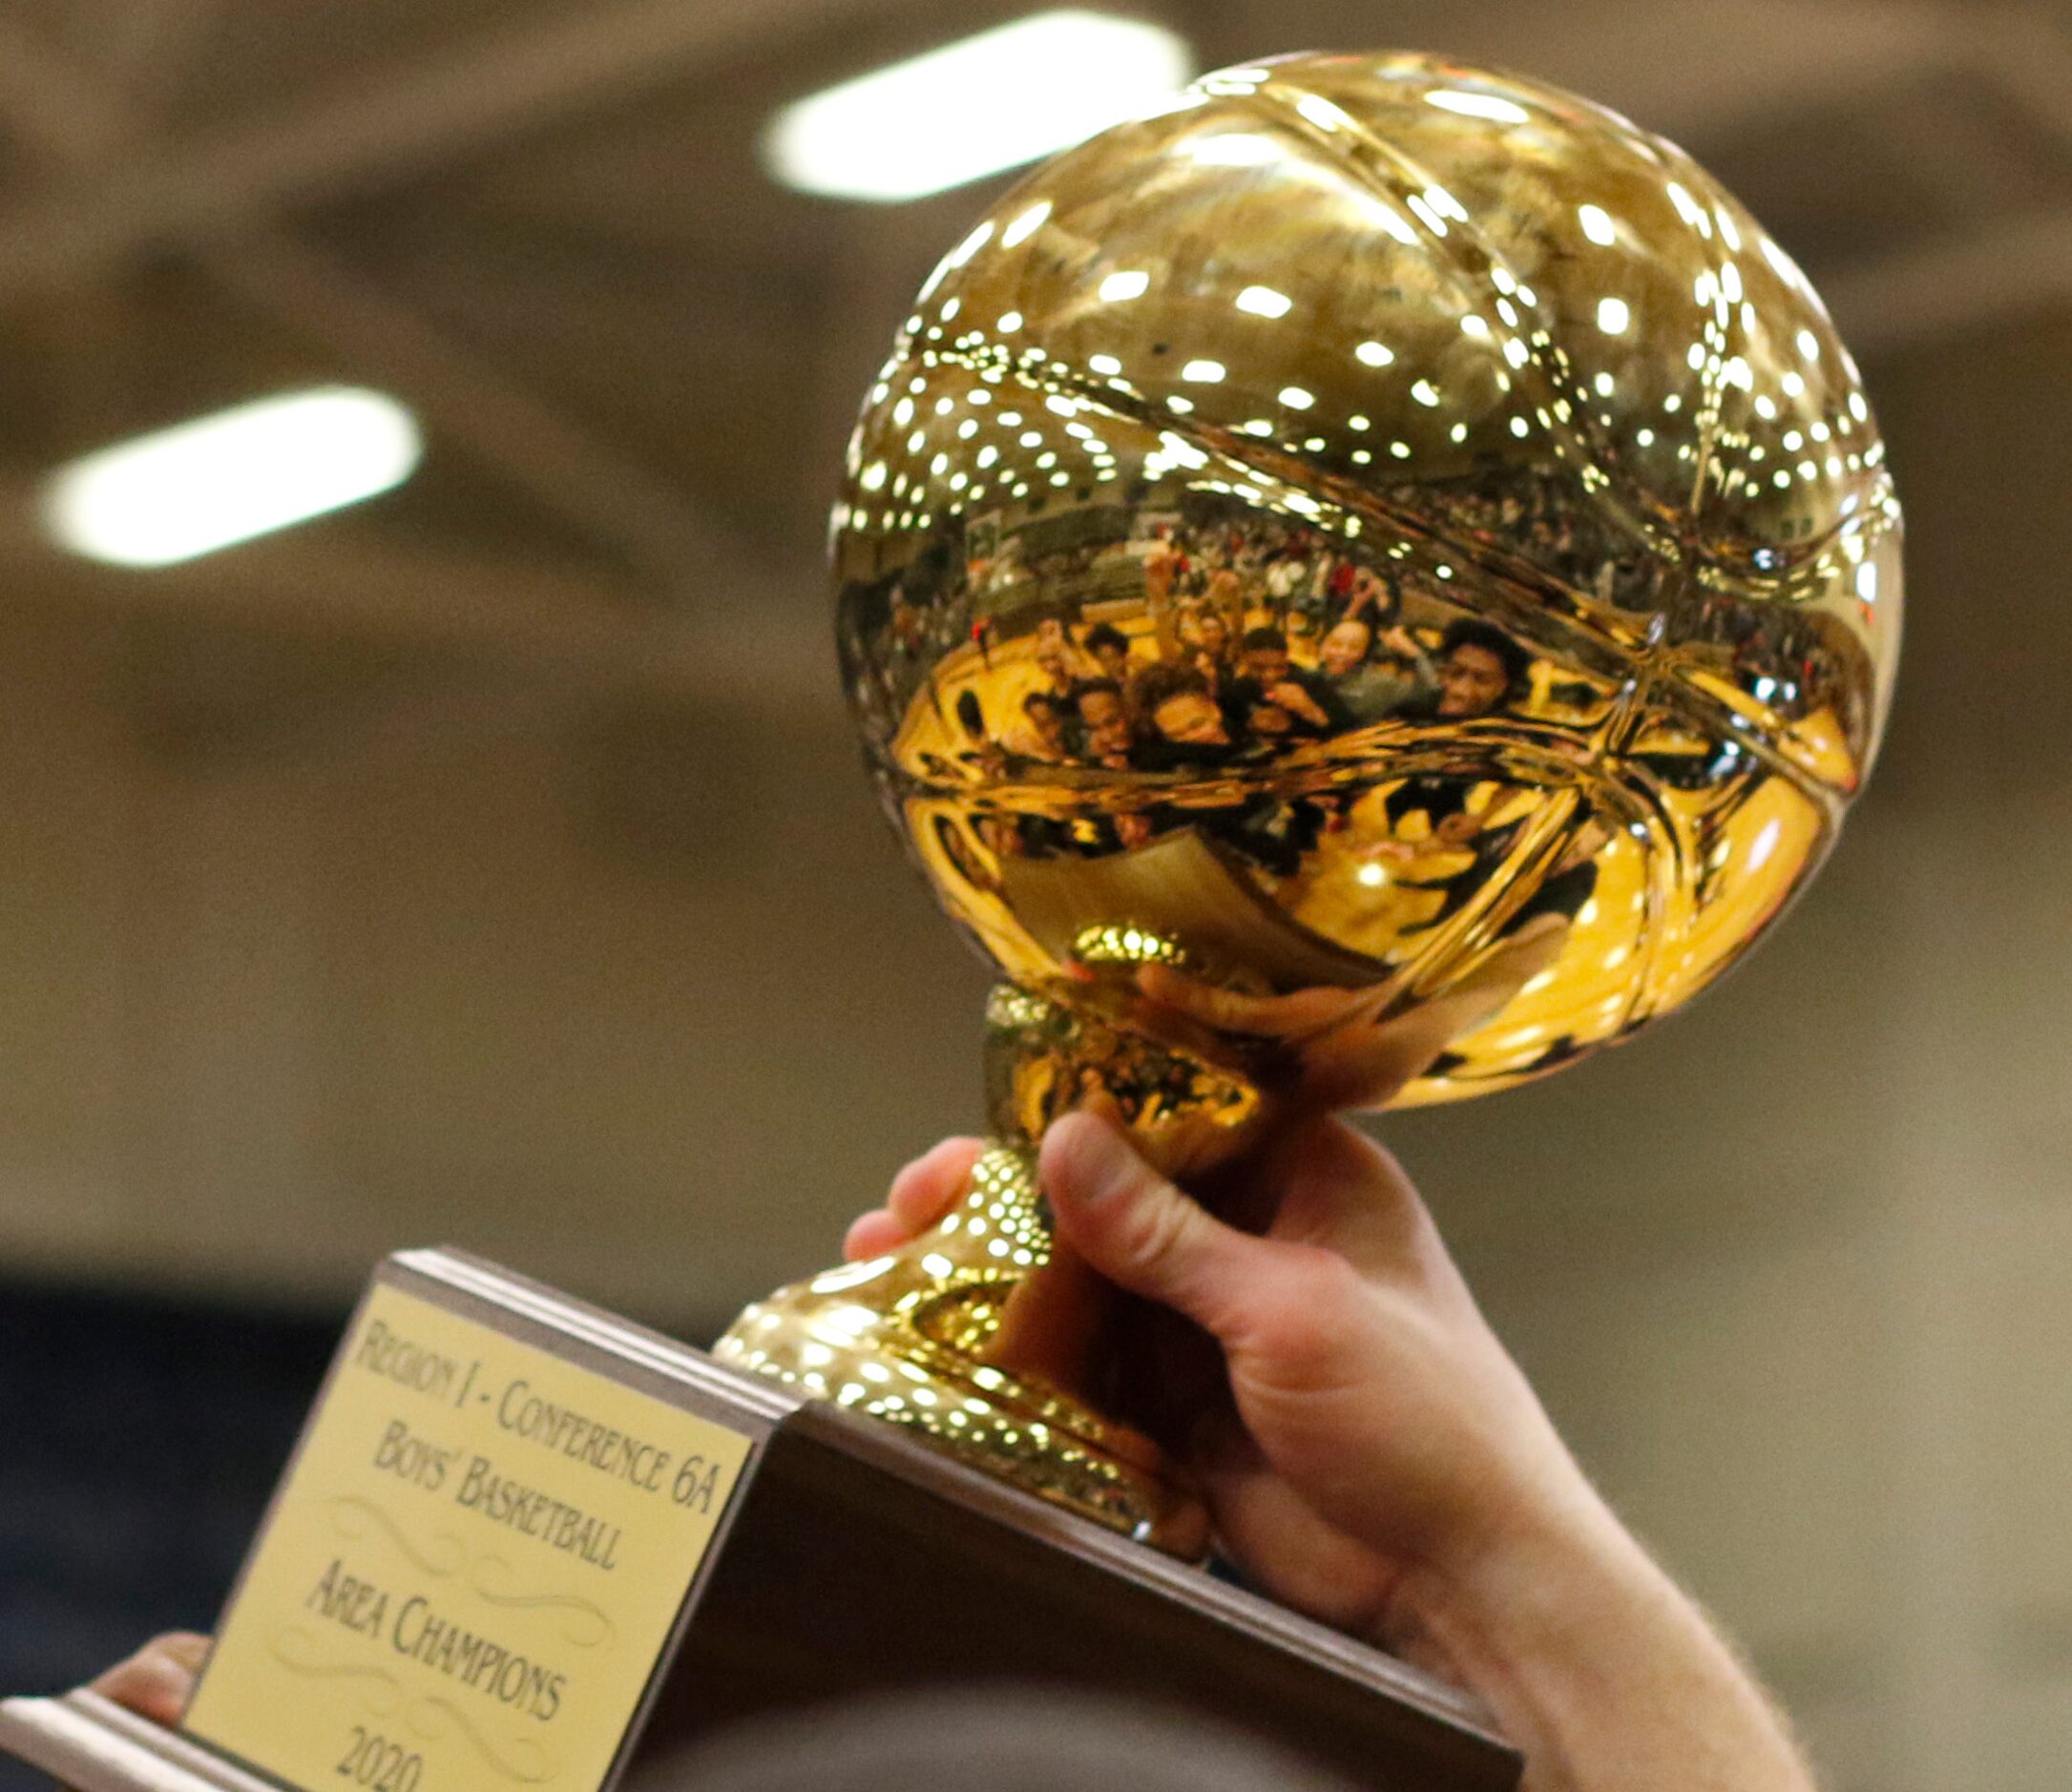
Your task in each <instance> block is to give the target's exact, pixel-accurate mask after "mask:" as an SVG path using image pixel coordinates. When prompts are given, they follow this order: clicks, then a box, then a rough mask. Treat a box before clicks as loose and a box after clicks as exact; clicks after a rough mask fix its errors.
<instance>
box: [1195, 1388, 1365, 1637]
mask: <svg viewBox="0 0 2072 1792" xmlns="http://www.w3.org/2000/svg"><path fill="white" fill-rule="evenodd" d="M1185 1464H1186V1467H1187V1469H1188V1470H1189V1472H1190V1473H1191V1474H1192V1475H1193V1476H1194V1479H1195V1483H1196V1485H1197V1486H1198V1487H1200V1488H1201V1490H1202V1495H1203V1499H1204V1500H1206V1501H1207V1503H1208V1509H1209V1516H1210V1518H1211V1519H1212V1520H1213V1522H1214V1524H1215V1527H1216V1535H1217V1538H1218V1540H1219V1542H1220V1543H1221V1544H1222V1546H1223V1548H1224V1551H1225V1552H1227V1553H1228V1554H1229V1555H1230V1556H1231V1557H1232V1558H1233V1559H1234V1560H1235V1561H1236V1562H1237V1563H1238V1564H1239V1565H1240V1566H1241V1567H1242V1568H1243V1569H1244V1570H1245V1573H1246V1575H1247V1577H1248V1578H1249V1579H1250V1580H1251V1581H1252V1583H1253V1584H1254V1585H1255V1586H1257V1587H1258V1588H1259V1590H1260V1591H1261V1592H1263V1593H1266V1594H1268V1595H1269V1596H1271V1597H1273V1598H1275V1599H1277V1600H1279V1601H1280V1602H1281V1603H1283V1604H1284V1605H1291V1606H1293V1607H1294V1608H1295V1609H1296V1610H1297V1611H1300V1612H1305V1613H1308V1615H1310V1616H1312V1617H1320V1618H1322V1619H1323V1620H1324V1621H1325V1622H1326V1623H1328V1624H1330V1625H1333V1626H1334V1627H1336V1628H1337V1629H1339V1630H1346V1631H1352V1632H1354V1633H1356V1634H1368V1635H1371V1634H1372V1632H1373V1630H1374V1629H1375V1627H1376V1624H1377V1621H1378V1620H1379V1619H1380V1618H1381V1616H1382V1615H1384V1613H1385V1612H1386V1609H1387V1603H1388V1596H1389V1594H1390V1592H1391V1590H1392V1585H1393V1581H1394V1576H1393V1574H1392V1573H1391V1571H1390V1569H1389V1567H1388V1565H1387V1564H1386V1563H1384V1562H1383V1561H1381V1560H1380V1559H1378V1558H1377V1557H1376V1556H1375V1554H1374V1553H1373V1552H1372V1551H1371V1550H1370V1549H1369V1548H1368V1547H1367V1546H1366V1545H1364V1544H1362V1543H1360V1542H1358V1541H1356V1540H1355V1539H1354V1538H1352V1537H1350V1536H1348V1535H1347V1534H1346V1533H1345V1532H1342V1531H1340V1530H1338V1529H1337V1528H1336V1527H1335V1526H1334V1525H1332V1524H1331V1523H1329V1521H1328V1520H1327V1519H1326V1518H1325V1517H1324V1516H1323V1515H1322V1514H1321V1513H1319V1512H1318V1511H1317V1510H1316V1509H1315V1508H1314V1507H1313V1506H1311V1505H1310V1504H1309V1502H1308V1500H1307V1499H1305V1498H1304V1497H1303V1496H1302V1494H1301V1493H1300V1492H1298V1491H1297V1490H1296V1489H1295V1487H1294V1485H1293V1484H1292V1483H1290V1482H1289V1481H1287V1479H1286V1478H1285V1477H1283V1476H1282V1475H1280V1474H1278V1473H1276V1472H1275V1470H1274V1469H1273V1468H1272V1466H1271V1465H1270V1464H1269V1463H1268V1462H1267V1461H1266V1457H1265V1455H1264V1454H1263V1453H1262V1452H1261V1450H1260V1448H1259V1446H1258V1445H1257V1444H1256V1443H1254V1442H1253V1441H1252V1439H1251V1437H1250V1436H1249V1435H1248V1434H1247V1433H1246V1432H1245V1429H1244V1427H1243V1426H1242V1425H1240V1424H1239V1423H1238V1421H1237V1419H1236V1418H1235V1416H1234V1415H1229V1414H1223V1415H1218V1417H1217V1418H1216V1419H1214V1420H1213V1421H1211V1422H1210V1423H1207V1424H1204V1425H1203V1426H1201V1427H1197V1429H1196V1431H1195V1435H1194V1439H1193V1441H1192V1443H1191V1445H1190V1447H1189V1448H1188V1449H1187V1451H1186V1456H1185Z"/></svg>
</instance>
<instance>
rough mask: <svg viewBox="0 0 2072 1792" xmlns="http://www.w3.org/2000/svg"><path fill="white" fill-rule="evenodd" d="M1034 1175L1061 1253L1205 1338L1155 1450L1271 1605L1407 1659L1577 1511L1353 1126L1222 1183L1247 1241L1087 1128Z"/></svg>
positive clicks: (906, 1207) (907, 1173)
mask: <svg viewBox="0 0 2072 1792" xmlns="http://www.w3.org/2000/svg"><path fill="white" fill-rule="evenodd" d="M979 1150H980V1145H979V1141H977V1140H975V1139H949V1140H945V1141H944V1142H943V1143H942V1144H940V1145H938V1146H936V1147H935V1149H934V1150H933V1151H931V1152H930V1153H929V1154H928V1155H927V1156H924V1157H921V1158H919V1159H917V1160H916V1161H915V1162H914V1163H912V1164H910V1165H909V1166H908V1167H907V1168H906V1169H905V1170H903V1171H902V1172H901V1173H900V1174H899V1176H898V1177H896V1178H895V1179H894V1181H893V1184H892V1188H891V1192H890V1195H889V1198H888V1201H887V1204H886V1205H885V1206H884V1207H883V1208H880V1209H878V1210H876V1211H875V1212H872V1213H869V1214H866V1215H865V1216H863V1217H862V1218H861V1219H858V1220H857V1221H856V1223H855V1225H854V1226H852V1227H851V1229H850V1232H849V1237H848V1254H849V1255H850V1257H851V1258H863V1257H869V1256H875V1255H878V1254H880V1253H882V1252H884V1251H887V1250H891V1249H896V1248H898V1246H900V1245H901V1244H903V1243H905V1242H906V1241H907V1240H910V1238H912V1237H914V1236H917V1235H918V1234H919V1233H920V1232H922V1231H925V1230H927V1229H928V1227H930V1226H931V1225H932V1224H934V1223H935V1221H936V1220H938V1219H941V1218H942V1216H943V1215H944V1214H945V1213H946V1212H947V1211H948V1210H949V1208H950V1207H951V1206H952V1204H953V1203H954V1201H955V1200H956V1198H958V1196H959V1195H960V1194H961V1192H962V1189H963V1184H964V1181H965V1178H966V1177H967V1176H968V1175H969V1173H970V1169H971V1165H972V1163H973V1160H974V1159H975V1157H976V1156H977V1155H978V1152H979ZM1040 1175H1041V1178H1042V1182H1043V1187H1044V1189H1045V1192H1046V1193H1047V1194H1048V1196H1049V1197H1050V1199H1051V1203H1052V1207H1053V1211H1054V1213H1055V1215H1056V1218H1057V1229H1058V1231H1059V1233H1060V1234H1061V1235H1062V1237H1063V1239H1064V1240H1066V1242H1067V1243H1068V1244H1069V1245H1070V1247H1071V1248H1072V1249H1073V1250H1075V1251H1076V1252H1078V1255H1079V1256H1080V1257H1081V1258H1083V1259H1084V1260H1085V1261H1087V1262H1088V1263H1089V1264H1090V1265H1092V1266H1093V1267H1094V1268H1095V1269H1096V1270H1098V1271H1099V1273H1101V1274H1102V1275H1104V1276H1105V1277H1107V1278H1108V1280H1110V1281H1114V1282H1115V1283H1117V1284H1118V1285H1120V1286H1121V1287H1122V1288H1125V1289H1127V1290H1129V1291H1130V1292H1132V1293H1134V1294H1138V1295H1141V1296H1143V1297H1145V1298H1146V1299H1148V1300H1150V1301H1152V1302H1159V1303H1160V1304H1162V1305H1163V1306H1165V1307H1167V1308H1170V1309H1172V1310H1173V1311H1175V1312H1177V1313H1179V1314H1181V1315H1183V1316H1184V1317H1185V1319H1187V1320H1188V1321H1191V1322H1192V1323H1193V1324H1194V1325H1195V1326H1198V1327H1200V1329H1201V1330H1202V1331H1203V1332H1205V1333H1206V1334H1207V1335H1208V1336H1209V1338H1211V1339H1213V1340H1214V1342H1215V1344H1216V1346H1217V1347H1218V1349H1219V1351H1220V1354H1221V1359H1222V1363H1223V1367H1224V1374H1225V1376H1226V1378H1227V1398H1226V1399H1225V1400H1223V1401H1220V1402H1212V1403H1211V1404H1210V1405H1209V1407H1208V1409H1207V1410H1206V1411H1205V1412H1203V1413H1201V1414H1198V1415H1196V1417H1195V1419H1194V1421H1193V1422H1192V1423H1191V1424H1190V1425H1188V1426H1187V1427H1186V1428H1185V1429H1184V1430H1183V1431H1182V1432H1181V1433H1180V1434H1178V1435H1176V1436H1174V1437H1173V1438H1170V1439H1168V1440H1167V1441H1168V1443H1169V1444H1170V1446H1171V1447H1172V1448H1174V1450H1175V1453H1176V1454H1177V1455H1178V1457H1179V1458H1180V1460H1181V1463H1182V1465H1183V1468H1184V1469H1186V1471H1187V1472H1188V1473H1189V1474H1190V1475H1191V1476H1192V1477H1193V1479H1194V1480H1195V1482H1196V1483H1197V1485H1198V1487H1199V1489H1200V1490H1201V1492H1202V1493H1203V1497H1204V1499H1205V1500H1206V1502H1207V1504H1208V1506H1209V1509H1210V1511H1211V1514H1212V1517H1213V1519H1214V1522H1215V1525H1216V1528H1217V1532H1218V1533H1219V1536H1220V1538H1221V1541H1222V1544H1223V1547H1224V1549H1225V1551H1226V1552H1228V1553H1229V1554H1230V1555H1231V1556H1232V1557H1233V1558H1234V1559H1236V1560H1237V1561H1238V1562H1239V1564H1240V1565H1241V1566H1242V1567H1243V1568H1244V1569H1245V1572H1246V1573H1247V1574H1248V1575H1250V1576H1251V1578H1252V1579H1253V1580H1254V1581H1255V1582H1256V1583H1258V1584H1259V1585H1261V1586H1262V1587H1264V1588H1265V1589H1266V1591H1267V1592H1269V1593H1271V1594H1273V1595H1274V1596H1276V1597H1278V1598H1280V1599H1281V1600H1283V1601H1284V1602H1286V1603H1287V1604H1289V1605H1292V1606H1295V1607H1296V1608H1298V1609H1300V1610H1302V1611H1305V1612H1308V1613H1309V1614H1310V1615H1314V1616H1316V1617H1319V1618H1322V1619H1324V1620H1325V1621H1327V1622H1329V1623H1332V1624H1335V1625H1337V1626H1339V1627H1340V1628H1342V1629H1347V1630H1350V1631H1353V1632H1355V1633H1359V1634H1363V1635H1367V1636H1371V1637H1372V1638H1374V1639H1376V1640H1380V1641H1385V1642H1388V1643H1390V1644H1391V1645H1392V1646H1395V1647H1398V1648H1404V1649H1408V1650H1409V1651H1411V1652H1413V1653H1415V1652H1416V1650H1417V1649H1418V1647H1419V1646H1420V1642H1421V1639H1422V1638H1423V1637H1424V1636H1425V1634H1426V1631H1427V1628H1428V1624H1427V1618H1426V1615H1425V1613H1424V1612H1423V1611H1422V1610H1421V1605H1422V1602H1423V1601H1424V1599H1425V1597H1426V1591H1425V1590H1426V1589H1429V1588H1431V1587H1435V1586H1444V1585H1451V1584H1452V1583H1454V1582H1455V1580H1457V1579H1460V1578H1462V1577H1466V1576H1472V1575H1473V1574H1474V1573H1476V1571H1477V1565H1478V1564H1479V1563H1480V1562H1482V1561H1484V1560H1488V1559H1491V1558H1492V1557H1493V1556H1494V1555H1495V1554H1496V1552H1499V1551H1500V1550H1501V1549H1502V1547H1503V1545H1504V1542H1505V1540H1506V1539H1507V1538H1508V1537H1509V1536H1511V1535H1512V1534H1514V1533H1520V1532H1526V1531H1528V1530H1536V1529H1538V1528H1539V1527H1541V1526H1543V1525H1544V1524H1546V1523H1548V1522H1551V1521H1553V1520H1555V1519H1556V1518H1557V1517H1559V1515H1561V1514H1565V1513H1567V1512H1570V1511H1575V1510H1579V1509H1582V1508H1586V1507H1587V1506H1588V1505H1589V1504H1590V1502H1591V1500H1592V1498H1593V1496H1591V1495H1590V1493H1589V1490H1588V1487H1587V1484H1586V1483H1585V1482H1584V1481H1583V1479H1582V1476H1581V1473H1580V1470H1579V1469H1577V1468H1576V1466H1575V1464H1574V1462H1573V1460H1572V1459H1571V1458H1570V1457H1569V1455H1568V1452H1567V1450H1566V1449H1565V1448H1563V1447H1562V1445H1561V1443H1560V1441H1559V1437H1557V1436H1556V1434H1555V1432H1554V1429H1553V1427H1552V1425H1551V1424H1550V1423H1549V1422H1548V1420H1547V1418H1546V1415H1545V1414H1544V1412H1543V1411H1542V1410H1541V1409H1540V1407H1539V1405H1538V1401H1537V1400H1536V1399H1535V1398H1534V1396H1533V1394H1532V1391H1531V1389H1530V1388H1529V1387H1528V1386H1527V1385H1526V1383H1525V1381H1524V1378H1523V1376H1522V1375H1521V1374H1520V1373H1519V1371H1518V1370H1517V1367H1516V1366H1515V1365H1513V1364H1512V1362H1511V1360H1510V1358H1509V1357H1508V1356H1507V1355H1506V1354H1505V1352H1504V1350H1503V1348H1502V1346H1501V1345H1500V1344H1498V1343H1497V1341H1496V1337H1495V1336H1494V1334H1493V1333H1491V1331H1490V1330H1489V1328H1488V1326H1487V1325H1486V1324H1485V1323H1483V1321H1482V1319H1481V1316H1480V1314H1479V1313H1478V1312H1477V1311H1476V1306H1475V1302H1474V1301H1473V1300H1472V1298H1471V1297H1470V1296H1469V1294H1468V1291H1467V1288H1466V1286H1465V1284H1464V1283H1463V1282H1462V1281H1461V1279H1460V1277H1459V1275H1458V1273H1457V1272H1456V1271H1455V1268H1454V1266H1453V1264H1452V1262H1451V1261H1450V1260H1449V1259H1448V1257H1447V1255H1446V1252H1445V1249H1444V1247H1443V1245H1442V1244H1441V1243H1440V1241H1439V1239H1438V1235H1437V1232H1436V1229H1435V1228H1434V1226H1433V1224H1432V1220H1431V1219H1430V1216H1429V1215H1428V1214H1427V1213H1426V1212H1425V1209H1424V1206H1423V1204H1422V1202H1421V1201H1420V1200H1419V1199H1418V1198H1417V1195H1416V1193H1415V1191H1414V1190H1413V1188H1412V1186H1411V1184H1410V1182H1409V1179H1408V1178H1407V1177H1405V1176H1404V1174H1403V1172H1402V1170H1401V1168H1400V1167H1399V1166H1398V1165H1397V1164H1396V1162H1395V1160H1394V1159H1393V1158H1392V1157H1391V1156H1389V1155H1388V1153H1386V1152H1385V1151H1383V1150H1382V1149H1381V1148H1380V1147H1379V1146H1377V1145H1375V1144H1373V1143H1372V1142H1371V1141H1370V1140H1369V1139H1367V1138H1366V1137H1365V1136H1362V1135H1361V1134H1359V1133H1357V1132H1356V1131H1354V1130H1353V1129H1352V1128H1351V1127H1350V1126H1348V1125H1347V1124H1346V1123H1345V1122H1343V1121H1340V1120H1337V1119H1319V1120H1315V1121H1311V1122H1308V1123H1307V1124H1304V1125H1302V1126H1301V1127H1299V1128H1297V1129H1296V1130H1294V1131H1292V1132H1290V1133H1289V1134H1287V1135H1286V1136H1283V1137H1282V1138H1281V1139H1279V1140H1278V1141H1276V1142H1275V1143H1274V1144H1272V1145H1271V1146H1269V1147H1268V1148H1267V1149H1266V1150H1265V1151H1264V1152H1263V1153H1262V1154H1260V1156H1258V1157H1256V1158H1255V1159H1252V1160H1249V1161H1247V1162H1245V1163H1243V1164H1241V1165H1238V1166H1234V1167H1233V1168H1232V1169H1231V1170H1230V1171H1226V1172H1224V1173H1222V1174H1221V1175H1220V1176H1219V1177H1218V1178H1217V1181H1218V1183H1219V1185H1224V1184H1230V1183H1233V1182H1235V1181H1242V1182H1244V1183H1245V1184H1246V1185H1247V1187H1248V1189H1249V1191H1250V1192H1252V1193H1253V1194H1254V1195H1255V1196H1257V1195H1258V1194H1260V1193H1261V1192H1265V1193H1266V1194H1267V1195H1268V1196H1269V1197H1270V1200H1269V1202H1268V1203H1267V1204H1268V1205H1269V1207H1270V1211H1268V1212H1266V1213H1264V1214H1263V1215H1261V1216H1259V1219H1260V1221H1261V1224H1262V1226H1263V1230H1262V1231H1261V1232H1259V1233H1256V1234H1255V1233H1248V1232H1245V1231H1241V1230H1239V1229H1238V1228H1237V1227H1236V1226H1234V1225H1231V1224H1228V1223H1226V1222H1225V1221H1224V1220H1222V1219H1216V1218H1214V1217H1213V1216H1212V1215H1211V1214H1210V1213H1209V1212H1208V1211H1207V1210H1206V1209H1205V1208H1204V1207H1203V1206H1201V1205H1199V1204H1198V1203H1197V1202H1195V1201H1194V1200H1193V1199H1192V1198H1189V1197H1188V1196H1187V1195H1184V1194H1183V1193H1182V1192H1181V1191H1180V1190H1179V1189H1177V1188H1175V1187H1174V1186H1173V1185H1172V1184H1171V1183H1169V1182H1167V1181H1166V1180H1165V1179H1164V1178H1163V1177H1160V1176H1159V1175H1158V1174H1157V1173H1156V1172H1154V1171H1153V1170H1152V1169H1151V1167H1150V1166H1149V1165H1148V1164H1146V1163H1145V1162H1144V1160H1143V1159H1142V1158H1141V1157H1140V1156H1138V1155H1137V1154H1136V1153H1135V1152H1134V1151H1133V1150H1132V1149H1131V1148H1130V1146H1129V1144H1128V1143H1127V1141H1126V1140H1125V1139H1124V1137H1123V1136H1122V1135H1121V1134H1120V1133H1119V1132H1118V1131H1117V1130H1116V1129H1115V1128H1114V1127H1113V1126H1111V1125H1109V1124H1108V1123H1107V1122H1105V1121H1103V1120H1100V1119H1098V1118H1096V1117H1094V1116H1092V1115H1083V1114H1082V1115H1070V1116H1068V1117H1066V1118H1065V1119H1062V1120H1060V1121H1058V1122H1057V1125H1055V1126H1054V1127H1052V1129H1051V1131H1050V1133H1049V1135H1048V1136H1047V1137H1046V1139H1045V1141H1044V1145H1043V1152H1042V1158H1041V1164H1040ZM1139 1367H1140V1369H1141V1370H1143V1371H1147V1372H1148V1371H1150V1370H1151V1369H1152V1368H1153V1367H1154V1365H1152V1364H1151V1363H1149V1362H1147V1363H1145V1364H1143V1365H1139ZM1125 1373H1126V1372H1125Z"/></svg>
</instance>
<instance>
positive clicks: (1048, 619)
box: [1036, 616, 1065, 654]
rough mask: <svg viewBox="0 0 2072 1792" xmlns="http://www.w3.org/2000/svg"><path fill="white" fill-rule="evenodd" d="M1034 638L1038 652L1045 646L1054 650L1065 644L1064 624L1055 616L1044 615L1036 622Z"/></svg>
mask: <svg viewBox="0 0 2072 1792" xmlns="http://www.w3.org/2000/svg"><path fill="white" fill-rule="evenodd" d="M1064 644H1065V625H1064V624H1063V623H1062V622H1060V621H1058V619H1057V617H1056V616H1045V617H1044V618H1043V620H1042V621H1040V622H1038V623H1037V624H1036V652H1037V653H1038V654H1041V653H1042V652H1043V651H1044V650H1045V649H1046V648H1048V649H1050V650H1051V651H1053V652H1056V651H1057V650H1058V649H1060V648H1062V647H1063V646H1064Z"/></svg>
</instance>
